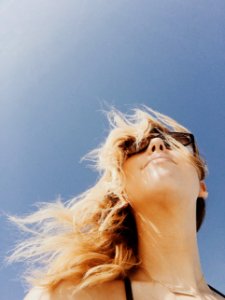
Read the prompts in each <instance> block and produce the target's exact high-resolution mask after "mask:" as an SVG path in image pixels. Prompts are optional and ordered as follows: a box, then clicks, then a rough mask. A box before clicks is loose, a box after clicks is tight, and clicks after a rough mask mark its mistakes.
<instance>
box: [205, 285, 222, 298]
mask: <svg viewBox="0 0 225 300" xmlns="http://www.w3.org/2000/svg"><path fill="white" fill-rule="evenodd" d="M208 287H209V288H210V289H211V290H212V291H214V292H215V293H217V294H219V295H220V296H222V297H223V298H225V295H224V294H222V293H221V292H219V291H217V290H216V289H215V288H214V287H212V286H211V285H209V284H208Z"/></svg>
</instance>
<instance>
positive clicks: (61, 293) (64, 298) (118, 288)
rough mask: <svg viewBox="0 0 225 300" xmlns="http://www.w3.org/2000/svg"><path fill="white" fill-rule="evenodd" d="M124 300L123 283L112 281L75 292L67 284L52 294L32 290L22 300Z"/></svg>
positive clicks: (41, 290)
mask: <svg viewBox="0 0 225 300" xmlns="http://www.w3.org/2000/svg"><path fill="white" fill-rule="evenodd" d="M125 298H126V297H125V291H124V285H123V281H121V280H113V281H110V282H104V283H102V284H98V285H96V286H92V287H86V288H84V289H82V290H79V291H77V292H74V291H73V286H72V285H71V284H69V283H63V284H60V286H59V287H58V288H57V289H56V290H55V291H54V292H49V291H47V290H45V289H42V288H33V289H32V290H31V291H30V292H29V293H28V294H27V296H26V297H25V298H24V300H52V299H54V300H95V299H96V300H105V299H107V300H115V299H117V300H124V299H125Z"/></svg>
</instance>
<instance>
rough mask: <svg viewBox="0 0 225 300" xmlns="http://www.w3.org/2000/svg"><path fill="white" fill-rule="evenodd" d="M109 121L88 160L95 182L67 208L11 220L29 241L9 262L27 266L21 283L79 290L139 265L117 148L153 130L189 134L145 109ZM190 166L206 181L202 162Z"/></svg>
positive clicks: (49, 206) (44, 207)
mask: <svg viewBox="0 0 225 300" xmlns="http://www.w3.org/2000/svg"><path fill="white" fill-rule="evenodd" d="M108 119H109V123H110V132H109V134H108V137H107V138H106V140H105V142H104V143H103V144H102V145H101V146H100V147H99V148H98V149H95V150H93V151H91V153H89V154H88V155H87V156H86V158H88V159H89V160H91V161H92V162H93V163H94V166H95V168H96V169H97V170H98V171H99V174H100V177H99V180H98V181H97V183H96V184H95V185H94V186H93V187H92V188H90V189H89V190H87V191H86V192H85V193H83V194H81V195H80V196H78V197H75V198H73V199H71V200H69V201H67V202H66V203H62V201H61V200H60V199H58V200H57V201H56V202H55V203H45V204H41V205H40V206H39V209H38V210H37V211H36V212H34V213H33V214H31V215H28V216H25V217H23V218H19V217H10V220H11V221H12V222H15V223H16V224H17V225H18V226H19V228H20V229H21V230H22V231H25V232H26V233H28V234H29V237H28V238H27V239H26V240H24V241H22V242H21V243H20V244H18V246H16V248H15V249H14V252H13V254H12V255H11V256H10V257H9V261H10V262H14V261H27V262H28V263H29V267H28V269H27V272H26V274H25V279H26V280H27V282H29V283H30V284H32V285H39V286H43V287H47V288H49V289H54V288H56V287H57V286H58V285H59V284H60V283H61V282H63V281H68V282H71V283H73V285H74V289H82V288H84V287H85V286H93V285H96V284H98V283H102V282H105V281H110V280H114V279H118V278H123V277H124V276H126V275H127V274H128V273H129V272H130V271H131V270H132V269H134V268H135V267H137V266H138V265H139V263H140V261H139V258H138V252H137V243H138V240H137V231H136V226H135V220H134V217H133V212H132V208H131V206H130V205H129V201H128V199H127V197H126V194H125V193H124V174H123V162H124V160H125V159H126V157H125V155H124V151H123V148H122V147H121V145H122V143H123V142H124V141H126V140H127V139H129V138H135V141H136V143H137V144H138V143H140V142H141V140H142V139H143V138H144V137H145V136H146V135H147V134H148V132H149V130H150V129H151V128H152V127H154V126H157V127H158V128H160V129H162V130H164V131H165V130H173V131H181V132H189V131H188V130H187V129H186V128H185V127H183V126H182V125H180V124H178V123H177V122H176V121H174V120H173V119H171V118H169V117H167V116H165V115H163V114H160V113H158V112H156V111H153V110H152V109H150V108H148V107H146V106H144V107H143V109H134V110H133V113H132V114H130V115H125V114H122V113H121V112H119V111H117V110H115V109H112V110H111V111H110V112H109V113H108ZM173 142H174V141H173ZM174 146H175V147H176V146H177V147H178V145H176V142H175V145H174ZM177 147H176V149H177ZM178 150H179V149H178ZM191 162H192V163H193V165H194V166H195V167H196V169H197V171H198V174H199V178H200V179H204V177H205V174H206V171H207V169H206V164H205V162H204V160H203V159H202V158H201V157H200V155H196V156H193V155H192V159H191ZM202 220H203V218H202V219H201V222H200V223H202ZM200 225H201V224H200ZM199 227H200V226H199V225H198V228H197V230H198V229H199Z"/></svg>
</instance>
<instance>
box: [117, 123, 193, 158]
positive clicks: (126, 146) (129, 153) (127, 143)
mask: <svg viewBox="0 0 225 300" xmlns="http://www.w3.org/2000/svg"><path fill="white" fill-rule="evenodd" d="M165 135H169V136H171V137H172V138H174V139H175V140H176V141H177V142H179V143H180V144H181V145H183V146H189V145H191V147H192V150H193V155H194V156H196V155H198V151H197V147H196V143H195V138H194V135H193V134H192V133H189V132H179V131H167V132H163V131H161V130H160V129H158V128H153V129H152V130H151V131H150V133H149V135H148V136H147V137H146V138H144V140H145V139H147V140H149V141H148V143H147V145H149V143H150V140H151V138H152V137H153V136H154V137H153V138H157V137H160V138H161V139H162V140H163V141H164V143H165V142H166V139H165ZM175 136H180V137H188V139H189V141H190V142H189V143H188V144H183V143H181V142H180V141H179V140H178V139H177V138H175ZM134 145H135V141H134V140H126V141H125V142H124V143H123V144H122V145H121V147H122V148H123V150H124V151H125V152H126V154H127V156H132V155H134V154H137V153H139V152H141V151H142V149H137V147H135V149H134V150H133V151H129V148H131V147H132V146H134ZM166 146H167V147H169V144H167V145H166ZM143 149H145V147H144V148H143Z"/></svg>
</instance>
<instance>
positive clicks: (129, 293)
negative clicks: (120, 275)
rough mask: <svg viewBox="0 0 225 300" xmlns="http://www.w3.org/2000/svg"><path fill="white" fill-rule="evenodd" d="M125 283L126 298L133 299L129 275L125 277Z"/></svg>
mask: <svg viewBox="0 0 225 300" xmlns="http://www.w3.org/2000/svg"><path fill="white" fill-rule="evenodd" d="M124 284H125V291H126V299H127V300H133V294H132V288H131V282H130V278H129V277H125V278H124Z"/></svg>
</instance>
